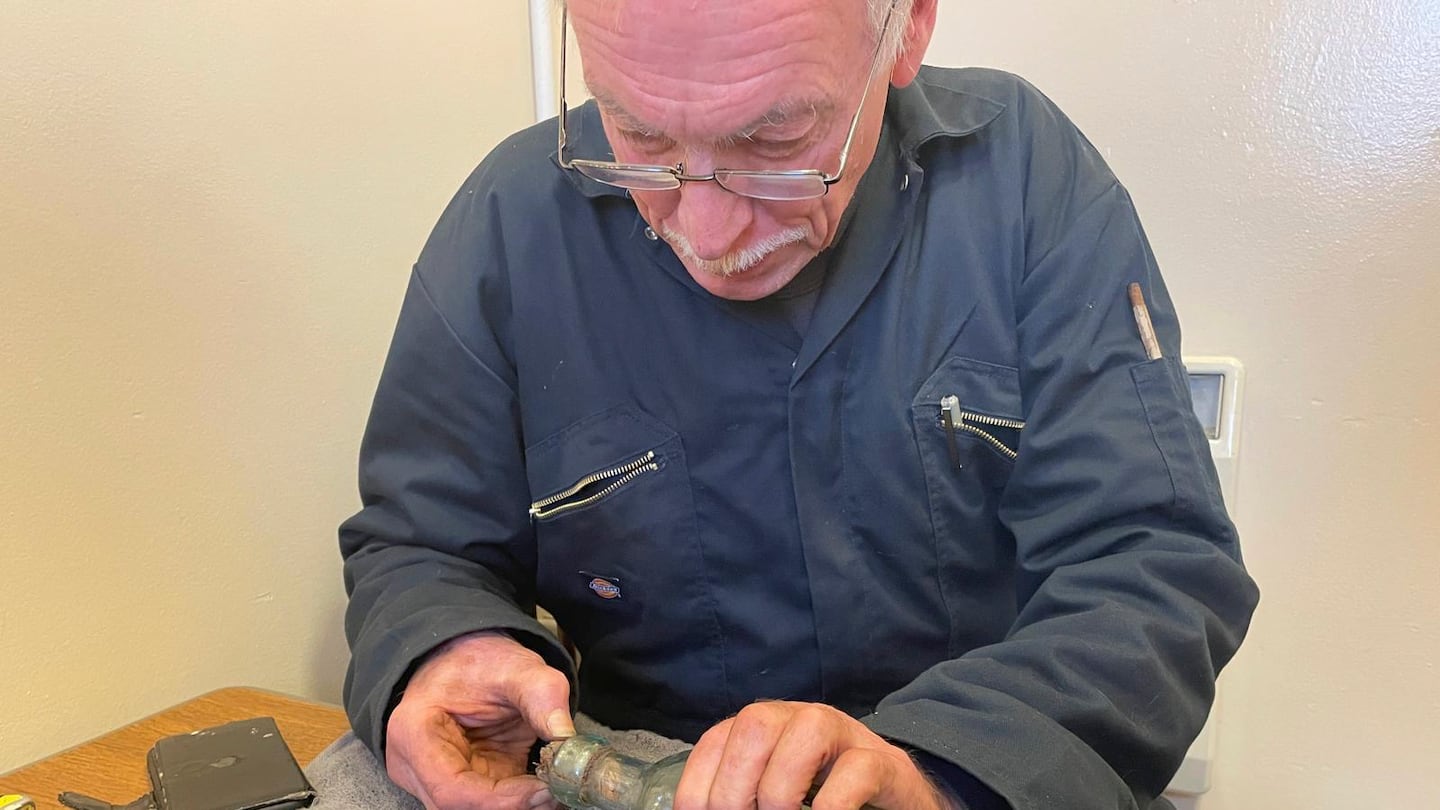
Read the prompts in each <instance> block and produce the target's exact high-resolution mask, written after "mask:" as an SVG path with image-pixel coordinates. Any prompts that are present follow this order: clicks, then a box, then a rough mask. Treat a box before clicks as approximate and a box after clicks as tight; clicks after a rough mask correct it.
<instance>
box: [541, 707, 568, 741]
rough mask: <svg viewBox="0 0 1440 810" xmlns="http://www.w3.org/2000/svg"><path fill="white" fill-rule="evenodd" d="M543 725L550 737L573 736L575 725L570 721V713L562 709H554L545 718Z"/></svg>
mask: <svg viewBox="0 0 1440 810" xmlns="http://www.w3.org/2000/svg"><path fill="white" fill-rule="evenodd" d="M545 726H546V728H548V729H549V731H550V736H551V738H556V737H574V736H575V725H574V724H573V723H571V722H570V713H569V712H567V711H565V710H564V709H556V710H555V711H553V712H551V713H550V716H549V717H547V718H545Z"/></svg>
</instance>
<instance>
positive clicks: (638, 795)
mask: <svg viewBox="0 0 1440 810" xmlns="http://www.w3.org/2000/svg"><path fill="white" fill-rule="evenodd" d="M689 756H690V752H689V751H681V752H680V753H678V754H672V755H670V756H668V757H665V758H664V759H661V760H657V761H656V762H645V761H643V760H640V759H637V758H635V757H632V756H627V755H625V754H622V753H620V752H619V751H616V750H615V749H614V748H611V747H610V744H609V743H607V742H606V741H605V739H604V738H602V737H596V736H594V735H591V734H580V735H577V736H574V737H571V738H569V739H567V740H561V741H559V742H553V743H549V744H548V745H546V746H545V747H544V748H542V749H540V764H539V766H538V767H537V768H536V769H535V775H536V776H538V777H540V779H541V781H543V782H545V784H547V785H549V786H550V793H551V795H553V796H554V797H555V798H556V800H558V801H559V802H560V803H561V804H564V805H568V806H570V807H577V808H579V807H593V808H596V809H597V810H671V808H672V807H673V806H674V804H675V787H676V786H677V785H679V784H680V773H681V772H682V771H684V770H685V760H686V759H687V758H688V757H689Z"/></svg>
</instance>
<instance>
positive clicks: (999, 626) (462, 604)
mask: <svg viewBox="0 0 1440 810" xmlns="http://www.w3.org/2000/svg"><path fill="white" fill-rule="evenodd" d="M574 118H575V128H576V129H577V131H576V132H573V133H572V142H573V143H574V148H575V154H577V155H581V156H586V157H597V156H601V157H603V156H606V155H608V154H609V152H608V148H607V146H606V144H605V141H604V137H603V133H602V131H601V129H600V127H599V119H598V117H597V115H596V112H595V109H594V107H593V105H587V106H586V107H585V108H584V109H583V110H582V111H581V112H580V113H579V114H576V115H574ZM554 133H555V129H554V122H553V121H551V122H549V123H544V124H540V125H538V126H536V127H533V128H531V129H528V130H525V131H523V132H521V133H519V134H517V135H515V136H513V137H511V138H510V139H509V140H507V141H505V142H504V143H503V144H501V145H500V146H499V147H497V148H496V149H495V150H494V152H492V153H491V154H490V155H489V157H487V158H486V160H485V161H484V162H483V163H482V164H481V166H480V167H479V168H478V169H477V170H476V171H475V173H474V174H473V175H472V176H471V177H470V178H469V180H468V181H467V182H466V183H465V185H464V187H463V188H462V189H461V190H460V192H459V193H458V194H457V196H456V197H455V199H454V201H453V202H452V203H451V204H450V206H449V208H448V209H447V210H446V211H445V213H444V215H443V216H442V217H441V219H440V221H439V223H438V225H437V226H436V228H435V231H434V233H433V234H432V236H431V238H430V240H429V242H428V243H427V245H426V247H425V249H424V251H423V253H422V255H421V256H420V259H419V261H418V263H417V264H416V266H415V269H414V273H413V276H412V278H411V282H410V287H409V291H408V293H407V295H406V298H405V302H404V307H403V310H402V312H401V315H400V320H399V324H398V326H397V329H396V332H395V337H394V342H393V344H392V346H391V350H390V355H389V358H388V360H387V362H386V364H385V370H384V373H383V376H382V378H381V381H380V385H379V390H378V393H377V394H376V398H375V403H374V408H373V412H372V414H371V418H370V423H369V426H368V429H367V431H366V434H365V440H364V445H363V449H362V453H361V464H360V483H361V493H362V497H363V502H364V508H363V509H362V511H360V512H359V513H358V514H357V515H355V516H354V517H353V518H351V519H350V520H349V521H347V522H346V523H345V524H344V525H343V526H342V528H341V546H342V550H343V553H344V557H345V578H346V587H347V589H348V591H349V593H350V596H351V600H350V605H349V612H348V614H347V618H346V631H347V633H348V636H349V640H350V644H351V649H352V652H353V659H352V662H351V666H350V670H349V674H348V677H347V680H346V689H345V695H346V705H347V708H348V710H349V713H350V716H351V719H352V722H353V723H354V726H355V729H356V731H357V733H358V734H359V736H360V737H361V738H362V739H363V740H365V741H366V742H367V743H368V744H369V745H370V746H371V747H372V748H374V749H376V750H377V751H378V750H379V749H380V748H381V746H383V735H384V724H385V721H386V718H387V714H388V710H389V709H390V708H392V707H393V705H394V703H395V701H396V700H397V697H396V694H397V690H398V689H399V688H401V687H402V686H403V684H404V681H405V679H406V678H407V676H408V674H409V672H410V671H411V670H412V668H413V667H414V665H415V663H416V662H417V660H419V659H420V658H422V657H423V656H424V655H425V654H426V653H427V652H428V651H430V650H431V649H433V648H434V647H435V646H437V645H438V644H440V643H441V642H443V641H445V640H447V639H449V638H452V637H454V636H457V635H459V634H463V633H466V632H470V631H474V630H480V629H485V628H503V629H506V630H509V631H511V632H512V633H514V634H516V635H517V637H519V638H521V639H523V640H525V641H526V642H527V643H528V644H530V645H531V646H532V647H534V648H535V649H537V650H538V651H540V652H541V653H542V654H543V655H545V656H546V658H547V659H548V660H549V661H551V662H552V663H553V664H554V665H555V666H556V667H559V668H561V669H563V670H566V671H570V668H571V664H570V662H569V660H568V657H567V656H566V654H565V652H564V651H563V650H562V648H561V647H560V646H559V645H557V644H556V643H555V641H554V639H553V638H552V637H550V636H549V635H548V634H546V633H545V631H544V630H543V629H542V628H541V627H540V626H539V625H538V624H537V623H536V622H535V620H534V619H533V618H532V612H533V608H534V606H535V605H536V604H537V603H538V604H540V605H542V606H544V607H546V608H548V609H549V610H550V611H551V612H553V613H554V614H555V616H556V617H557V618H558V620H559V623H560V625H561V626H562V627H564V628H565V630H566V631H568V633H569V634H570V635H571V636H572V637H573V639H574V641H575V643H576V645H577V647H578V649H579V651H580V653H581V661H582V664H581V667H580V671H579V673H578V706H579V708H580V709H581V710H583V711H585V712H587V713H589V714H590V715H592V716H593V717H595V718H596V719H598V720H600V721H601V722H603V723H606V724H608V725H611V726H613V727H623V728H634V727H644V728H649V729H652V730H654V731H657V732H659V733H661V734H665V735H669V736H672V737H679V738H684V739H691V740H693V739H694V738H696V737H698V736H699V735H700V733H701V732H703V731H704V730H705V729H706V728H708V727H709V726H710V725H712V724H713V723H715V722H716V721H718V720H720V719H722V718H724V717H726V716H728V715H730V714H733V713H734V712H736V711H737V710H739V709H740V708H741V707H743V706H745V705H746V704H748V703H750V702H752V701H755V700H757V699H761V698H784V699H791V700H805V701H821V702H825V703H829V704H832V705H834V706H837V707H839V708H841V709H843V710H845V711H847V712H849V713H851V714H853V715H854V716H856V717H859V718H862V719H863V721H864V722H865V723H866V724H868V725H869V726H870V727H871V728H872V729H874V730H875V731H876V732H878V733H880V734H881V735H883V736H885V737H887V738H889V739H891V740H893V741H895V742H896V743H898V744H901V745H904V746H906V747H908V748H911V749H913V750H915V751H918V752H920V753H921V757H922V761H923V762H925V763H927V764H928V765H929V766H930V767H932V769H934V770H935V771H936V772H937V773H939V775H940V776H941V777H942V778H944V779H946V780H947V781H949V782H950V783H951V785H952V786H954V787H955V789H956V790H957V791H958V792H959V793H960V794H961V795H962V796H968V797H970V800H971V801H973V802H975V803H977V804H979V803H983V801H984V799H982V798H981V797H984V796H988V797H989V799H990V800H991V801H993V800H994V799H995V797H996V796H999V797H1003V799H1004V800H1005V801H1006V802H1008V804H1009V805H1010V806H1012V807H1015V808H1032V807H1033V808H1040V807H1045V808H1053V807H1066V808H1091V807H1094V808H1101V807H1105V808H1116V807H1126V808H1130V807H1149V806H1152V802H1154V801H1155V800H1156V799H1155V797H1156V796H1157V795H1158V794H1159V792H1160V791H1161V790H1162V789H1163V787H1164V785H1165V784H1166V782H1167V780H1168V779H1169V778H1170V776H1171V774H1172V773H1173V772H1174V770H1175V769H1176V768H1177V767H1178V765H1179V763H1180V762H1181V759H1182V757H1183V755H1184V752H1185V749H1186V746H1187V744H1188V743H1189V741H1190V740H1191V739H1192V738H1193V737H1194V735H1195V734H1196V733H1197V732H1198V731H1199V729H1200V726H1201V723H1202V722H1203V720H1204V718H1205V715H1206V712H1207V710H1208V708H1209V706H1210V703H1211V699H1212V696H1213V691H1214V681H1215V677H1216V674H1217V673H1218V672H1219V670H1220V668H1221V666H1223V665H1224V664H1225V663H1226V661H1228V660H1229V658H1230V656H1231V655H1232V654H1233V653H1234V651H1235V649H1236V647H1237V646H1238V645H1239V643H1240V640H1241V638H1242V636H1243V634H1244V632H1245V629H1246V627H1247V624H1248V622H1249V618H1250V615H1251V612H1252V610H1253V609H1254V606H1255V604H1256V600H1257V592H1256V589H1255V586H1254V584H1253V583H1252V582H1251V580H1250V579H1249V577H1248V576H1247V575H1246V573H1245V571H1244V569H1243V568H1242V566H1241V563H1240V550H1239V547H1238V544H1237V538H1236V534H1235V529H1234V526H1233V525H1232V523H1231V522H1230V520H1229V518H1228V517H1227V516H1226V513H1225V508H1224V506H1223V504H1222V502H1221V497H1220V491H1219V486H1218V483H1217V479H1216V476H1215V472H1214V468H1213V465H1212V463H1211V461H1210V457H1209V453H1208V450H1207V445H1206V441H1205V438H1204V436H1203V435H1202V433H1201V431H1200V428H1199V426H1198V424H1197V423H1196V421H1195V419H1194V417H1193V415H1192V412H1191V404H1190V399H1189V394H1188V389H1187V386H1186V382H1185V377H1184V371H1183V369H1182V367H1181V366H1180V364H1179V362H1178V361H1177V359H1176V358H1178V357H1180V334H1179V327H1178V324H1177V321H1176V317H1175V313H1174V311H1173V309H1172V306H1171V303H1170V299H1169V297H1168V295H1167V294H1166V291H1165V287H1164V285H1163V283H1162V281H1161V278H1160V275H1159V272H1158V271H1157V269H1156V267H1155V262H1154V258H1153V256H1152V255H1151V252H1150V249H1149V246H1148V245H1147V243H1146V240H1145V237H1144V235H1143V233H1142V232H1141V228H1140V224H1139V222H1138V220H1137V217H1136V214H1135V211H1134V209H1133V207H1132V205H1131V201H1130V198H1129V195H1128V194H1127V193H1126V191H1125V189H1124V188H1123V187H1122V186H1121V185H1120V184H1119V183H1118V182H1117V181H1116V179H1115V177H1114V176H1113V175H1112V174H1111V172H1110V171H1109V169H1108V168H1107V167H1106V166H1105V164H1104V161H1103V160H1102V159H1101V157H1100V156H1099V154H1098V153H1097V152H1096V150H1095V149H1094V148H1093V147H1092V146H1091V145H1090V144H1089V143H1088V142H1087V141H1086V140H1085V139H1084V137H1083V136H1082V135H1081V134H1080V133H1079V132H1078V131H1077V130H1076V129H1075V127H1074V126H1073V125H1072V124H1071V123H1070V122H1069V121H1068V120H1067V119H1066V118H1065V117H1064V116H1063V115H1062V114H1061V113H1060V112H1059V111H1058V110H1057V109H1056V108H1055V107H1054V105H1053V104H1051V103H1050V102H1049V101H1048V100H1047V99H1046V98H1044V97H1043V96H1042V95H1040V94H1039V93H1038V92H1037V91H1035V90H1034V89H1033V88H1031V87H1030V86H1028V85H1026V84H1024V83H1023V82H1021V81H1020V80H1018V79H1016V78H1015V77H1013V76H1010V75H1007V74H1004V73H999V72H994V71H984V70H939V69H933V68H926V69H925V70H923V71H922V72H921V75H920V77H919V79H918V81H916V82H915V83H914V84H913V85H911V86H909V87H907V88H904V89H899V90H893V89H892V91H891V93H890V97H889V100H888V107H887V110H886V120H885V125H884V129H883V134H882V140H881V143H880V146H879V149H878V151H877V155H876V158H875V160H874V162H873V164H872V165H871V166H870V168H869V170H868V171H867V173H866V175H865V176H864V178H863V179H862V182H861V184H860V188H859V191H858V192H857V195H856V198H855V200H854V202H853V203H852V206H854V208H853V217H852V219H851V221H850V225H849V226H848V229H847V231H846V233H845V235H844V238H843V240H842V241H841V242H840V243H839V244H838V245H837V246H836V247H835V248H834V249H833V251H834V254H833V258H832V264H831V267H830V275H829V277H828V279H827V281H826V284H825V287H824V288H823V290H822V291H821V293H820V297H819V299H818V302H817V304H816V307H815V310H814V313H813V319H812V320H811V322H810V325H809V328H808V330H807V331H806V333H805V334H804V335H803V336H802V335H799V334H797V333H796V332H795V331H794V330H793V328H792V327H791V326H790V324H789V322H788V321H787V320H786V318H785V317H784V315H783V313H782V312H781V311H780V310H779V309H776V308H769V307H767V306H766V305H765V304H764V303H763V302H762V303H760V304H755V303H742V302H731V301H726V300H722V299H718V298H715V297H713V296H711V295H709V294H708V293H706V292H704V291H703V290H702V289H701V288H700V287H698V286H697V285H696V284H695V283H694V282H693V281H692V280H691V279H690V278H689V276H688V274H687V273H686V271H685V269H684V268H683V267H682V266H681V264H680V263H679V261H678V260H677V259H676V258H675V256H674V255H673V254H672V252H671V251H670V249H669V247H668V246H667V245H666V244H665V243H664V242H662V241H657V240H656V239H654V237H653V234H651V233H649V232H648V231H647V229H646V227H645V223H644V222H643V221H642V220H641V219H640V217H639V215H638V213H637V212H636V209H635V207H634V205H633V204H632V203H631V202H630V200H629V199H628V198H627V197H626V196H625V194H624V192H622V191H619V190H617V189H613V188H609V187H605V186H601V185H599V184H595V183H593V182H591V181H589V180H587V179H585V178H583V177H580V176H579V175H576V174H574V173H567V172H564V171H562V170H561V169H559V168H558V167H557V165H556V164H555V163H554ZM1130 282H1139V283H1140V284H1141V285H1142V287H1143V288H1144V290H1145V293H1146V295H1147V297H1148V300H1149V304H1150V311H1151V314H1152V316H1153V319H1154V323H1155V328H1156V330H1157V332H1158V334H1159V338H1160V343H1161V345H1162V347H1163V349H1164V353H1165V359H1161V360H1147V359H1146V356H1145V352H1144V349H1143V347H1142V345H1141V342H1140V338H1139V336H1138V334H1137V330H1136V324H1135V320H1134V318H1133V316H1132V312H1131V308H1130V304H1129V302H1128V299H1127V297H1126V286H1127V284H1129V283H1130ZM952 396H953V397H956V398H957V399H958V408H957V409H956V410H957V413H958V414H959V420H960V422H959V424H958V425H957V426H956V427H955V428H954V430H953V438H954V444H953V447H952V444H951V438H952V431H950V430H947V429H946V428H945V426H944V425H943V423H942V418H941V402H942V399H944V398H947V397H952ZM577 486H578V488H577ZM980 785H984V786H988V791H987V790H986V789H984V788H980V787H979V786H980ZM989 791H993V793H991V792H989ZM1155 806H1161V805H1155Z"/></svg>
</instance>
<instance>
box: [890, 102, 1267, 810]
mask: <svg viewBox="0 0 1440 810" xmlns="http://www.w3.org/2000/svg"><path fill="white" fill-rule="evenodd" d="M1048 126H1049V127H1051V129H1052V130H1056V131H1058V130H1062V129H1066V128H1068V127H1069V124H1068V121H1064V120H1063V116H1059V114H1058V112H1056V113H1054V114H1053V117H1052V118H1050V120H1049V124H1048ZM1069 133H1071V134H1067V136H1066V137H1065V138H1063V139H1059V138H1052V139H1051V142H1052V146H1053V142H1054V141H1056V140H1062V141H1063V143H1064V144H1066V145H1065V146H1063V147H1061V148H1050V149H1048V150H1041V149H1038V148H1037V149H1036V150H1035V151H1034V152H1033V153H1032V164H1033V165H1031V166H1030V167H1029V171H1028V172H1027V173H1026V174H1025V176H1026V177H1027V178H1028V179H1027V180H1026V182H1027V185H1028V187H1027V188H1026V200H1027V201H1028V204H1029V208H1028V210H1027V211H1026V228H1027V234H1026V245H1027V260H1026V262H1025V267H1024V270H1023V273H1022V274H1021V276H1020V277H1019V278H1018V279H1017V280H1016V289H1017V293H1016V310H1017V311H1016V324H1017V336H1018V344H1019V349H1020V351H1019V356H1020V379H1021V388H1022V391H1023V394H1022V396H1023V407H1024V410H1025V424H1026V426H1025V428H1024V430H1023V431H1022V432H1021V440H1020V448H1019V456H1018V459H1017V460H1016V463H1015V467H1014V470H1013V472H1012V475H1011V478H1010V482H1009V484H1008V486H1007V487H1006V490H1005V491H1004V493H1003V494H1002V495H1001V500H1000V506H999V515H1000V519H1001V521H1002V523H1003V524H1004V525H1005V526H1006V527H1007V528H1008V529H1009V531H1010V532H1011V534H1012V535H1013V537H1014V540H1015V556H1016V566H1017V572H1016V582H1017V586H1016V604H1017V610H1018V615H1017V618H1016V619H1015V621H1014V624H1013V625H1012V626H1011V627H1010V629H1009V631H1008V632H1007V633H1006V635H1005V637H1004V638H1003V639H1002V640H1000V641H999V642H997V643H995V644H992V645H990V646H986V647H982V648H979V649H975V650H972V651H970V652H968V653H967V654H965V655H963V656H961V657H960V658H957V659H954V660H950V661H946V662H943V663H941V664H938V665H936V666H934V667H932V668H931V669H929V670H927V671H926V672H924V673H922V674H921V675H920V676H919V677H918V678H917V679H915V680H914V681H913V682H911V683H910V684H908V685H907V686H905V687H904V688H902V689H900V690H898V691H896V692H894V693H893V694H891V695H889V696H887V697H886V699H885V700H884V701H882V702H881V704H880V705H879V707H877V710H876V712H875V713H874V714H873V715H871V716H870V717H869V718H867V720H866V722H867V724H868V725H870V726H871V727H872V728H873V729H874V730H876V731H877V732H878V733H880V734H882V735H884V736H886V737H888V738H890V739H892V740H896V741H899V742H901V743H903V744H905V745H908V746H911V747H913V748H916V749H920V750H921V751H922V752H924V753H923V754H921V755H920V756H919V757H917V758H918V759H920V760H921V761H922V763H923V764H928V765H929V766H930V767H929V768H928V769H929V770H930V771H931V772H932V773H936V774H939V775H940V776H941V777H942V778H944V779H945V780H946V781H947V782H948V784H949V785H950V786H951V787H952V789H953V790H954V791H955V792H956V794H957V795H959V796H960V798H961V800H962V801H963V802H967V803H969V804H970V805H971V806H974V807H990V806H998V805H995V804H994V802H995V800H996V798H997V797H998V798H1000V799H1003V801H1004V802H1005V803H1008V805H1009V806H1010V807H1013V808H1015V809H1016V810H1029V809H1030V808H1052V807H1066V808H1071V809H1072V810H1084V808H1146V807H1150V806H1152V805H1151V802H1152V801H1153V800H1154V799H1155V797H1157V796H1158V795H1159V794H1160V792H1161V791H1163V790H1164V788H1165V785H1166V783H1167V782H1168V781H1169V779H1170V778H1171V776H1172V775H1173V774H1174V772H1175V770H1176V769H1177V768H1178V767H1179V765H1180V762H1181V760H1182V759H1183V757H1184V753H1185V750H1186V748H1187V747H1188V745H1189V743H1190V742H1191V740H1193V739H1194V737H1195V735H1196V734H1197V733H1198V732H1199V731H1200V728H1201V725H1202V724H1203V722H1204V720H1205V717H1206V714H1207V712H1208V710H1209V707H1210V705H1211V702H1212V700H1213V697H1214V689H1215V678H1216V676H1217V675H1218V674H1219V672H1220V669H1221V667H1222V666H1224V665H1225V663H1226V662H1227V661H1228V660H1229V659H1230V657H1231V656H1232V655H1233V654H1234V653H1235V651H1236V649H1237V647H1238V646H1239V644H1240V641H1241V639H1242V638H1243V636H1244V634H1245V632H1246V629H1247V627H1248V624H1249V621H1250V616H1251V614H1252V612H1253V610H1254V608H1255V606H1256V604H1257V601H1258V591H1257V589H1256V587H1255V584H1254V583H1253V581H1252V580H1251V579H1250V577H1249V576H1248V575H1247V574H1246V572H1245V570H1244V567H1243V565H1242V563H1241V557H1240V548H1239V544H1238V538H1237V535H1236V531H1235V527H1234V525H1233V524H1232V523H1231V521H1230V519H1229V517H1228V516H1227V515H1226V511H1225V507H1224V504H1223V503H1222V499H1221V495H1220V488H1219V482H1218V479H1217V477H1216V474H1215V469H1214V465H1213V462H1212V461H1211V458H1210V455H1209V451H1208V445H1207V442H1206V440H1205V437H1204V435H1203V434H1202V432H1201V430H1200V427H1199V424H1198V422H1197V421H1196V420H1195V418H1194V415H1193V411H1192V409H1191V403H1190V397H1189V389H1188V385H1187V382H1186V377H1185V371H1184V368H1183V366H1182V365H1181V363H1180V361H1179V358H1180V330H1179V324H1178V321H1177V319H1176V315H1175V311H1174V308H1173V306H1172V305H1171V302H1170V298H1169V296H1168V294H1167V292H1166V290H1165V286H1164V283H1163V282H1162V280H1161V278H1160V275H1159V272H1158V270H1157V268H1156V264H1155V260H1154V257H1153V256H1152V254H1151V251H1150V248H1149V245H1148V243H1147V242H1146V239H1145V237H1144V234H1143V233H1142V231H1141V228H1140V224H1139V220H1138V218H1137V216H1136V214H1135V210H1134V207H1133V205H1132V203H1131V200H1130V197H1129V195H1128V194H1127V193H1126V191H1125V189H1124V188H1123V187H1121V186H1120V185H1119V184H1118V183H1117V182H1115V181H1114V178H1113V175H1111V174H1110V173H1109V170H1108V169H1106V168H1105V167H1104V165H1103V161H1101V159H1100V158H1099V156H1098V155H1097V154H1095V153H1094V150H1093V148H1091V147H1090V146H1089V144H1088V143H1086V142H1084V140H1083V138H1082V137H1081V136H1080V135H1079V133H1078V132H1074V131H1073V130H1069ZM1056 155H1059V156H1060V157H1059V158H1058V159H1057V157H1056ZM1041 164H1043V165H1041ZM1130 282H1139V283H1140V285H1141V287H1142V288H1143V290H1144V293H1145V296H1146V299H1147V301H1148V303H1149V307H1150V313H1151V316H1152V319H1153V321H1154V325H1155V329H1156V332H1157V333H1158V336H1159V339H1160V343H1161V346H1162V349H1163V354H1164V357H1163V358H1162V359H1157V360H1148V359H1147V358H1146V355H1145V353H1144V350H1143V347H1142V345H1141V342H1140V338H1139V335H1138V331H1137V327H1136V323H1135V319H1134V316H1133V313H1132V310H1131V308H1130V305H1129V301H1128V299H1127V297H1126V289H1127V286H1128V284H1129V283H1130ZM954 541H955V542H960V540H959V539H958V538H957V539H955V540H954ZM947 772H949V773H950V776H949V777H946V776H945V774H946V773H947ZM977 783H978V784H977Z"/></svg>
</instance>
